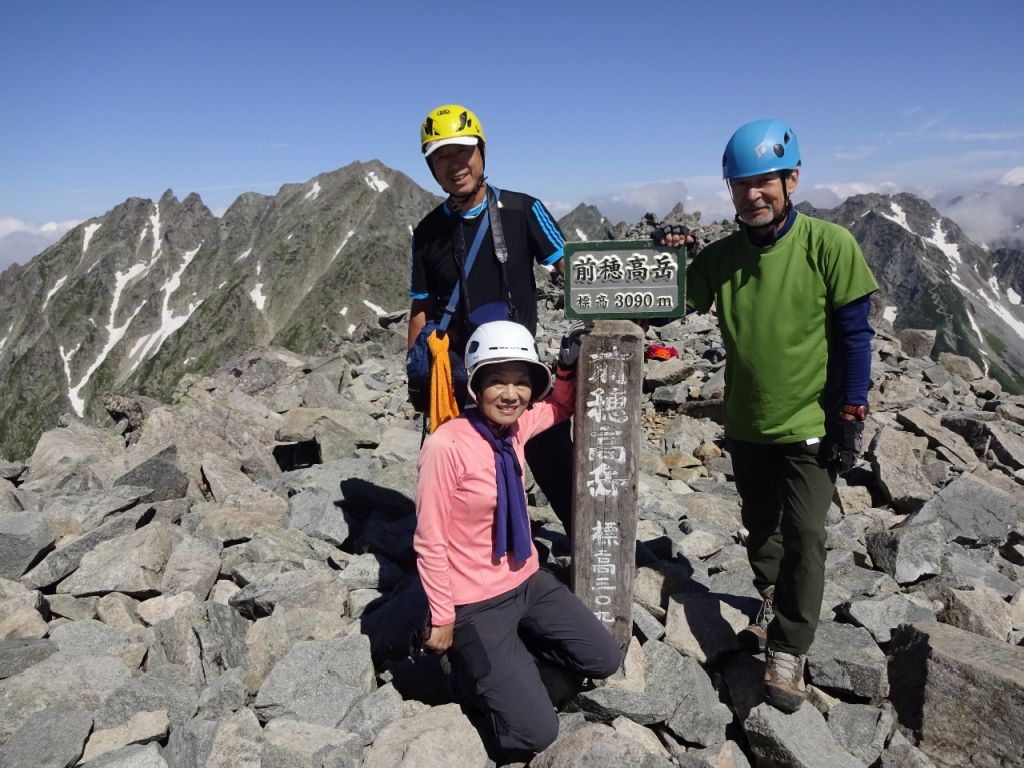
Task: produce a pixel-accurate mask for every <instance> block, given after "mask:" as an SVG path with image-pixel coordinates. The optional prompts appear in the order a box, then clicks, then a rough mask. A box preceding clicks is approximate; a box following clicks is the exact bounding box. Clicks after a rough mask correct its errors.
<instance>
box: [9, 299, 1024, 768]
mask: <svg viewBox="0 0 1024 768" xmlns="http://www.w3.org/2000/svg"><path fill="white" fill-rule="evenodd" d="M555 303H556V302H555V301H554V300H553V299H552V300H550V301H546V302H545V306H543V307H542V308H541V329H540V339H541V342H540V348H541V352H542V355H543V356H544V358H545V359H546V360H549V361H550V360H552V359H553V358H554V356H555V355H556V354H557V339H558V338H559V335H560V333H561V329H562V326H563V325H564V321H563V320H561V318H560V317H559V314H558V313H557V312H555V311H553V310H552V309H551V306H553V305H554V304H555ZM876 325H877V327H878V329H879V335H878V337H877V338H876V339H875V341H874V343H873V356H874V361H873V373H872V388H871V391H870V399H871V404H872V414H871V416H870V417H869V420H868V422H867V424H866V431H865V445H866V446H867V451H866V453H865V456H864V458H863V460H862V461H861V462H860V463H859V464H858V466H857V467H856V468H855V469H854V470H853V471H852V472H851V473H849V474H848V475H847V476H846V477H845V478H843V479H841V480H840V483H839V486H838V487H837V490H836V494H835V497H834V500H833V502H834V503H833V506H832V508H831V509H830V511H829V514H828V521H827V534H828V537H827V546H828V550H829V552H828V558H827V564H826V568H827V576H826V592H825V596H824V599H823V601H822V607H821V624H820V627H819V630H818V634H817V637H816V640H815V644H814V646H813V647H812V649H811V651H810V655H809V666H808V678H809V682H810V683H811V688H810V690H811V693H812V698H811V703H809V704H805V705H804V706H803V707H802V708H801V709H800V710H799V711H798V712H797V713H795V714H793V715H783V714H781V713H779V712H777V711H776V710H773V709H772V708H771V707H769V706H768V705H766V704H764V703H762V702H761V701H760V693H759V692H760V679H761V675H762V670H763V659H762V658H761V657H759V656H752V655H750V654H748V653H746V652H744V651H742V650H741V649H740V648H739V645H738V641H737V638H736V631H737V630H738V629H740V628H742V627H743V626H745V625H746V623H747V622H749V621H750V620H751V619H752V618H753V616H754V614H755V613H756V611H757V609H758V606H759V600H758V598H757V595H756V592H755V591H754V589H753V586H752V584H751V579H752V574H751V572H750V569H749V566H748V564H747V560H746V555H745V552H744V549H743V546H742V542H743V540H744V536H745V532H744V530H743V527H742V524H741V522H740V514H739V505H738V497H737V493H736V490H735V485H734V483H733V481H732V469H731V462H730V458H729V454H728V452H727V450H726V448H725V444H724V441H723V439H722V431H721V425H720V423H718V422H717V421H716V418H718V417H720V415H721V397H722V389H723V385H724V379H723V364H724V363H723V360H722V358H721V339H720V337H719V335H718V331H717V327H716V324H715V323H714V321H713V318H712V317H708V316H702V315H691V316H690V317H688V318H686V319H684V320H680V321H675V322H673V323H670V324H668V325H666V326H664V327H661V328H657V329H654V328H652V329H651V330H649V331H648V338H649V339H650V340H651V341H654V340H657V341H660V342H662V343H664V344H668V345H672V346H674V347H675V348H676V349H677V350H678V351H679V352H680V353H681V357H680V358H679V359H672V360H668V361H664V362H654V361H652V362H648V363H645V364H644V392H645V395H644V400H643V402H642V418H643V424H644V438H645V439H644V441H643V443H642V445H641V446H639V450H640V452H641V460H640V461H639V462H638V464H639V466H640V467H641V469H640V472H639V475H638V477H637V478H636V482H637V488H638V494H639V503H638V505H637V514H638V518H639V520H638V527H637V530H638V540H637V543H636V551H637V566H638V568H637V576H636V579H635V581H634V583H633V590H634V591H633V596H634V607H633V637H632V640H631V642H630V645H629V647H628V649H627V654H626V658H625V662H624V665H623V668H622V670H621V672H620V674H618V675H617V676H615V677H613V678H612V679H611V680H609V681H608V682H607V684H604V685H600V686H597V687H590V688H587V689H586V690H584V691H582V692H580V693H579V694H578V695H576V696H575V697H573V698H572V699H571V701H570V702H569V703H568V704H566V705H565V706H564V707H563V709H562V713H561V715H560V721H561V728H560V735H559V739H558V741H556V742H555V743H554V744H553V745H552V746H551V747H550V748H548V749H547V750H546V751H545V752H544V753H542V754H540V755H538V756H537V757H536V758H534V759H533V760H532V761H531V762H530V765H531V766H532V767H533V768H575V767H577V766H581V765H643V766H648V768H661V767H662V766H665V767H666V768H667V767H669V766H677V767H682V766H686V767H688V768H694V767H699V766H704V767H707V766H711V767H712V768H727V766H729V767H732V768H743V767H744V766H751V765H756V766H761V765H765V766H768V765H770V766H783V767H790V766H792V767H794V768H795V767H798V766H799V767H800V768H832V767H833V766H836V767H840V768H856V767H858V766H859V767H861V768H863V767H864V766H872V768H876V767H878V766H881V767H882V768H892V767H893V766H940V767H941V768H953V766H962V765H968V764H970V765H978V766H988V765H991V766H996V765H1001V766H1014V765H1021V759H1020V756H1021V755H1022V754H1024V741H1022V739H1021V734H1022V733H1024V729H1022V728H1021V725H1022V724H1024V672H1022V670H1024V647H1021V643H1022V642H1024V494H1022V492H1021V488H1022V483H1024V398H1021V397H1019V396H1009V395H1007V394H1005V393H1004V392H1002V391H1001V390H1000V387H999V385H998V383H997V382H995V381H994V380H992V379H990V378H986V377H984V376H983V375H982V373H981V371H980V369H978V367H977V366H976V365H975V364H974V363H973V362H972V361H971V360H969V359H967V358H964V357H959V356H955V355H951V354H948V353H946V354H943V355H940V360H939V361H938V362H937V361H934V360H932V359H930V357H929V353H930V352H931V350H932V345H933V343H934V340H935V333H934V332H932V331H913V330H904V331H902V332H899V333H897V332H895V331H894V330H893V329H892V328H891V326H890V325H889V323H888V322H887V321H886V320H885V319H884V318H882V317H879V318H876ZM404 345H405V337H404V328H403V326H402V325H401V324H400V323H399V324H387V321H386V319H384V318H382V321H381V322H380V323H378V324H377V325H376V326H374V327H369V326H368V327H365V328H364V329H363V330H361V331H358V332H357V333H355V334H353V338H351V339H349V340H345V341H343V342H342V343H341V345H340V347H339V349H338V350H337V351H336V352H334V353H332V354H327V355H318V356H309V355H299V354H296V353H294V352H290V351H288V350H285V349H282V348H277V347H275V348H268V347H263V348H257V349H252V350H249V351H248V352H247V353H245V354H243V355H238V356H235V357H233V358H231V359H229V360H226V361H224V364H223V365H222V366H220V367H219V369H218V370H217V371H215V372H214V373H213V374H211V375H209V376H205V377H199V376H195V375H187V376H185V377H184V378H183V379H182V380H181V382H180V383H179V384H178V386H177V387H176V388H175V390H174V392H173V394H172V397H171V398H170V402H167V403H161V402H158V401H155V400H152V399H147V398H145V397H140V396H135V395H121V396H110V397H108V398H106V408H107V411H108V413H109V414H110V416H111V418H112V420H113V421H114V422H115V423H116V426H115V427H108V428H101V427H97V426H94V425H92V424H90V423H89V422H88V421H86V420H83V419H79V418H78V417H76V416H74V415H73V414H68V415H67V416H66V417H65V421H64V424H63V425H62V426H60V427H58V428H56V429H53V430H49V431H47V432H45V433H44V434H43V436H42V438H41V439H40V440H39V442H38V443H37V444H36V445H35V447H34V450H33V452H32V455H31V457H30V458H29V459H28V460H27V461H25V462H23V463H10V462H0V765H12V766H23V765H24V766H27V765H66V766H78V765H83V766H92V767H94V768H129V767H130V768H140V767H141V768H200V767H201V766H208V765H221V766H232V767H236V768H249V767H252V768H255V767H256V766H271V765H272V766H275V768H279V767H282V766H302V767H303V768H306V767H308V768H313V767H315V768H357V766H365V767H367V768H378V767H381V768H383V767H384V766H387V767H388V768H390V767H391V766H395V765H406V764H410V762H409V761H415V764H416V765H428V766H433V765H438V766H440V765H446V766H447V765H452V764H456V765H460V766H463V768H490V766H493V765H494V761H493V760H492V759H491V757H490V756H489V752H488V745H487V743H486V740H485V739H484V738H482V737H481V733H484V732H485V731H483V730H482V729H481V726H480V723H479V722H477V721H476V720H475V719H474V718H475V715H474V714H473V710H472V709H471V708H469V709H465V710H464V709H463V708H462V706H460V704H459V703H457V702H455V701H453V691H454V690H456V689H455V687H453V686H451V685H450V684H449V683H448V681H447V680H446V678H445V677H444V673H443V670H442V668H441V666H440V664H439V662H438V660H437V658H436V657H433V656H431V655H420V654H419V653H417V652H416V650H415V648H414V647H413V648H411V646H410V638H411V636H412V632H413V630H414V629H415V628H416V627H417V626H418V625H419V623H420V622H421V621H422V616H423V612H424V605H425V602H424V598H423V595H422V590H421V588H420V586H419V583H418V578H417V576H416V569H415V559H414V556H413V553H412V549H411V537H412V531H413V529H414V527H415V512H414V503H413V499H414V496H415V487H416V456H417V454H418V450H419V444H420V429H419V424H418V422H417V420H416V419H415V418H414V415H413V413H412V411H411V408H410V407H409V406H408V404H407V403H406V402H405V393H404V372H403V369H402V356H401V352H402V350H403V349H404ZM528 501H529V504H530V509H529V511H530V514H531V518H532V519H533V521H534V527H533V530H534V536H535V541H536V543H537V547H538V551H539V553H540V557H541V559H542V561H543V562H544V563H545V566H546V567H548V568H550V569H552V570H553V571H554V572H555V573H556V574H560V575H562V576H563V577H564V576H565V575H566V573H567V569H568V564H569V555H568V553H569V552H571V547H569V546H568V542H567V539H566V537H565V534H564V531H562V529H561V528H560V526H559V524H558V521H557V518H555V516H554V515H553V513H552V512H551V510H550V507H548V506H547V505H546V503H545V500H544V499H543V497H542V496H541V495H540V494H539V492H538V491H537V490H536V489H535V488H534V487H533V485H532V483H531V484H530V485H529V493H528Z"/></svg>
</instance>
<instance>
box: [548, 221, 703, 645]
mask: <svg viewBox="0 0 1024 768" xmlns="http://www.w3.org/2000/svg"><path fill="white" fill-rule="evenodd" d="M565 265H566V269H565V314H566V316H567V317H569V318H582V319H594V320H596V321H597V322H596V323H595V325H594V328H593V330H592V331H591V333H589V334H588V335H586V336H584V337H583V345H582V348H581V350H580V357H579V364H578V365H579V367H578V369H577V382H576V411H575V417H574V426H573V440H574V443H575V446H574V456H573V466H574V468H575V483H574V488H573V516H572V520H573V522H572V527H573V553H572V554H573V557H572V585H573V592H575V593H576V596H577V597H578V598H579V599H580V600H582V601H583V603H584V605H586V606H587V607H589V608H590V610H592V611H593V612H594V615H595V616H597V617H598V619H600V620H601V621H602V622H603V623H604V624H605V626H607V627H608V630H609V631H610V632H611V633H612V635H613V636H614V637H615V639H616V640H617V641H618V642H619V645H620V646H621V647H625V646H626V644H627V643H629V639H630V637H631V636H632V633H633V579H634V577H635V575H636V507H637V462H638V457H639V448H640V437H641V435H640V404H641V398H642V391H641V388H642V385H643V365H644V331H643V330H642V329H641V328H640V326H639V325H637V324H636V323H635V322H633V319H634V318H666V317H679V316H681V315H682V314H683V313H684V310H685V307H684V302H685V297H686V285H685V280H686V276H685V265H686V261H685V256H683V253H682V249H681V248H680V249H668V248H663V247H660V246H657V245H655V244H654V243H652V242H651V241H645V240H639V241H637V240H634V241H621V242H615V241H602V242H590V243H569V244H567V245H566V248H565Z"/></svg>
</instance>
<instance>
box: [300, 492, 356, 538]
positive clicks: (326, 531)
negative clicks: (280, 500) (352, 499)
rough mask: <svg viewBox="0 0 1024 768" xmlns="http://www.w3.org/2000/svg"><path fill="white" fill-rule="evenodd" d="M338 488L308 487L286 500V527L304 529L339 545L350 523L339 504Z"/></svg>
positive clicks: (346, 533)
mask: <svg viewBox="0 0 1024 768" xmlns="http://www.w3.org/2000/svg"><path fill="white" fill-rule="evenodd" d="M338 495H339V493H338V492H337V491H333V492H332V491H328V490H326V489H324V488H317V487H314V488H308V489H306V490H304V491H301V492H300V493H297V494H295V495H294V496H292V497H291V498H289V499H288V514H287V515H286V516H285V521H284V525H285V528H289V529H294V530H299V531H303V532H305V533H307V534H309V535H310V536H312V537H313V538H316V539H323V540H324V541H329V542H330V543H332V544H334V545H336V546H339V547H340V546H341V545H342V544H344V543H345V541H346V540H347V539H348V537H349V533H350V531H349V524H348V521H347V520H346V519H345V514H344V512H343V511H342V509H341V507H340V505H339V504H338V503H337V502H336V500H335V499H336V497H337V496H338Z"/></svg>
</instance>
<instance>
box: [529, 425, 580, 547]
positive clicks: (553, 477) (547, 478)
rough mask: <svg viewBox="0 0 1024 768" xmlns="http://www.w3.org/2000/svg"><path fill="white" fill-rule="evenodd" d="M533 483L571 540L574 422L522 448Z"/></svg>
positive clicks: (535, 436)
mask: <svg viewBox="0 0 1024 768" xmlns="http://www.w3.org/2000/svg"><path fill="white" fill-rule="evenodd" d="M523 451H524V452H525V454H526V463H527V464H528V465H529V466H530V471H531V472H532V473H533V479H534V480H536V481H537V485H539V486H540V489H541V490H542V491H543V492H544V495H545V496H546V497H547V499H548V503H549V504H551V509H553V510H554V512H555V515H556V516H557V517H558V519H559V521H561V523H562V527H563V528H565V533H566V535H567V536H569V537H570V538H571V537H572V484H573V477H572V472H573V466H572V451H573V448H572V420H571V419H566V420H565V421H563V422H560V423H558V424H555V426H553V427H551V428H550V429H546V430H544V431H543V432H541V433H539V434H537V435H534V436H533V437H532V438H530V440H529V441H527V443H526V445H525V446H523Z"/></svg>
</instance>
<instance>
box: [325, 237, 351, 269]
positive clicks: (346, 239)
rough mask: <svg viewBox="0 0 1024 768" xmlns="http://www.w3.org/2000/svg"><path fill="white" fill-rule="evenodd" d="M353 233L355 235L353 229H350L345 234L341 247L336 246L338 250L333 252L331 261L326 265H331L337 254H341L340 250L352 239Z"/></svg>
mask: <svg viewBox="0 0 1024 768" xmlns="http://www.w3.org/2000/svg"><path fill="white" fill-rule="evenodd" d="M355 233H356V231H355V230H354V229H350V230H349V231H348V234H346V235H345V239H344V240H342V241H341V245H339V246H338V250H336V251H335V252H334V255H333V256H331V261H330V262H328V263H333V262H334V260H335V259H336V258H338V254H339V253H341V249H342V248H344V247H345V244H346V243H347V242H348V241H349V239H350V238H351V237H352V235H354V234H355Z"/></svg>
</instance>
